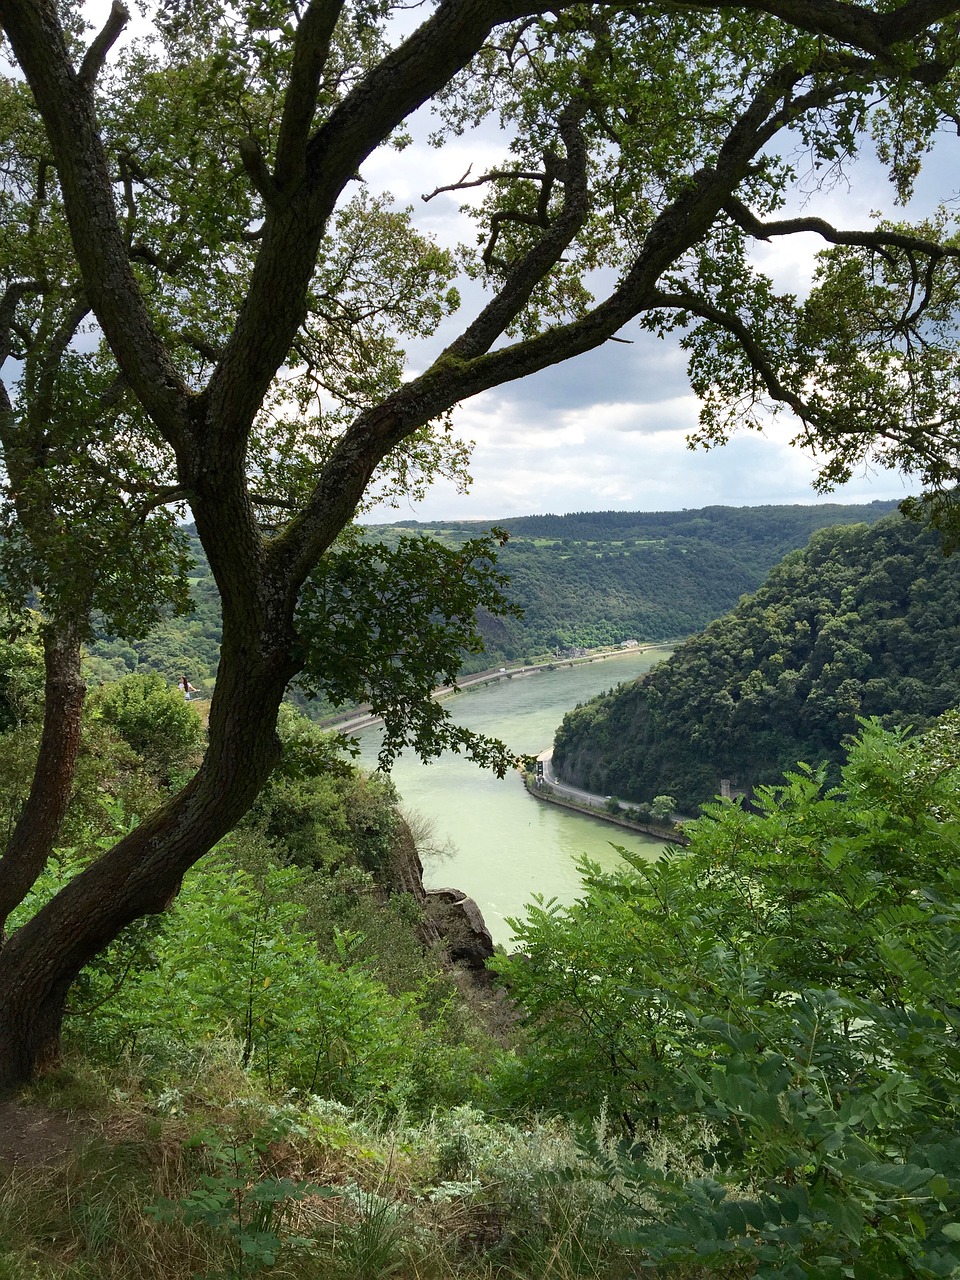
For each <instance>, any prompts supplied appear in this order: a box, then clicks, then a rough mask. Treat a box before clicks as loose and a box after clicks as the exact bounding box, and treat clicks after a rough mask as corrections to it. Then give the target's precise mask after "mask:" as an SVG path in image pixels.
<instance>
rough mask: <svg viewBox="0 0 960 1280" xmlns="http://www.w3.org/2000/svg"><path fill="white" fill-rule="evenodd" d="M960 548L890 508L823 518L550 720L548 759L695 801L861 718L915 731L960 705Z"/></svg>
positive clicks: (582, 773)
mask: <svg viewBox="0 0 960 1280" xmlns="http://www.w3.org/2000/svg"><path fill="white" fill-rule="evenodd" d="M958 640H960V556H954V557H951V558H944V556H943V554H942V551H941V546H940V539H939V537H938V536H937V535H936V534H935V533H933V532H931V531H929V530H926V529H923V528H921V527H919V526H918V525H915V524H912V523H909V522H907V521H905V520H903V519H902V518H900V517H890V518H888V519H884V520H882V521H880V522H878V523H876V524H875V525H873V526H869V525H867V524H863V523H861V524H857V525H855V526H853V527H840V528H831V529H823V530H821V531H819V532H817V533H815V534H814V536H813V538H812V539H811V541H810V544H809V546H808V547H807V548H806V549H805V550H802V551H796V552H793V553H791V554H790V555H788V556H787V557H786V558H785V560H784V561H783V562H782V563H781V564H780V565H779V566H778V567H777V568H775V569H774V570H773V572H772V573H771V574H770V576H769V578H768V579H767V581H766V583H765V584H764V585H763V587H762V588H761V589H760V590H759V591H757V592H756V594H755V595H753V596H751V597H749V598H747V599H744V600H743V601H741V602H740V603H739V604H738V605H737V607H736V608H735V609H734V610H733V611H732V612H731V613H729V614H728V615H727V616H725V617H723V618H721V619H719V620H718V621H716V622H714V623H712V624H711V625H710V626H708V627H707V629H706V630H705V631H704V632H703V634H702V635H698V636H695V637H694V638H693V639H692V640H689V641H688V642H687V643H686V644H685V645H683V646H682V647H681V648H679V649H678V650H677V651H676V652H675V653H674V655H673V657H672V658H670V659H669V660H668V661H667V662H665V663H663V664H662V665H661V666H660V667H658V668H656V669H655V670H654V671H652V672H650V673H649V674H648V675H646V676H643V677H642V678H641V679H640V680H638V681H636V682H634V683H632V684H628V685H624V686H621V687H620V688H619V689H617V690H615V691H614V692H612V693H609V694H605V695H603V696H601V697H600V698H598V699H595V700H593V701H591V702H589V703H587V704H585V705H584V706H582V707H578V708H577V709H576V710H575V711H573V712H571V713H569V714H568V715H567V716H566V717H565V718H564V721H563V724H562V725H561V727H560V730H559V731H558V733H557V738H556V742H555V746H554V766H555V768H556V770H557V772H558V773H559V775H560V776H561V777H562V778H563V779H565V780H566V781H568V782H572V783H574V784H577V785H580V786H584V787H587V788H588V789H589V790H592V791H598V792H601V793H602V794H605V795H617V796H619V797H620V798H621V799H631V800H635V801H638V802H649V801H650V800H651V799H652V798H653V797H654V796H656V795H671V796H673V797H675V799H676V800H677V803H678V807H679V808H680V809H681V810H682V811H684V812H693V811H695V809H696V808H697V806H698V805H699V804H701V803H702V802H703V801H705V800H707V799H710V798H712V797H713V796H714V795H716V794H717V792H718V791H719V790H720V786H721V780H722V779H724V778H726V779H728V780H729V781H730V783H731V785H732V787H733V788H734V789H739V790H743V791H745V792H748V793H749V792H750V791H751V790H752V789H753V788H754V787H756V786H757V785H758V784H760V783H765V782H776V781H778V780H779V779H780V777H781V775H782V773H783V771H784V769H786V768H790V767H792V766H793V765H794V764H795V762H796V761H798V760H803V761H806V762H808V763H810V764H818V763H820V762H823V761H825V762H828V763H835V762H836V761H837V760H838V759H839V757H840V754H841V751H840V748H841V743H842V741H843V739H844V736H845V735H846V734H849V733H851V732H852V731H853V730H854V729H855V728H856V724H857V717H858V716H878V717H880V718H881V719H882V720H883V721H884V722H885V723H886V724H888V725H890V724H897V723H898V724H904V723H907V724H911V725H913V726H915V727H922V726H924V725H926V724H928V723H929V722H930V720H931V719H933V718H934V717H936V716H937V715H939V714H940V713H942V712H943V711H944V710H946V709H947V708H948V707H951V706H955V705H957V704H958V703H960V643H958Z"/></svg>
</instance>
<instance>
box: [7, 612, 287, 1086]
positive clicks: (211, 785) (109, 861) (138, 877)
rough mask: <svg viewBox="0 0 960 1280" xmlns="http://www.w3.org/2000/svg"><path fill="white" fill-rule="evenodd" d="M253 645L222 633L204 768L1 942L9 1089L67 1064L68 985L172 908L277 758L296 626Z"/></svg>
mask: <svg viewBox="0 0 960 1280" xmlns="http://www.w3.org/2000/svg"><path fill="white" fill-rule="evenodd" d="M272 630H273V635H274V637H275V642H274V643H273V644H272V645H271V646H269V647H264V648H262V649H261V650H260V652H259V653H256V652H251V650H255V649H256V646H255V645H254V644H251V637H250V635H249V633H248V634H247V635H246V636H239V637H238V636H237V631H236V628H235V627H233V626H231V628H230V634H228V633H227V631H226V630H225V632H224V657H225V661H224V662H222V663H221V670H220V676H219V678H218V682H217V688H216V692H215V694H214V702H213V705H212V706H211V741H210V746H209V749H208V751H207V755H206V758H205V760H204V762H203V765H202V766H201V768H200V771H199V772H198V773H197V775H196V776H195V777H194V778H193V779H192V780H191V782H190V783H188V785H187V786H186V787H184V788H183V790H182V791H180V792H179V794H178V795H176V796H175V797H173V798H172V799H171V800H170V801H169V802H168V803H167V804H165V805H164V806H163V807H161V808H160V809H159V810H157V812H156V813H154V814H153V815H152V816H151V817H150V818H148V819H147V820H146V821H145V822H144V823H142V824H141V826H139V827H138V828H137V829H136V830H135V831H133V832H131V833H130V834H129V835H128V836H126V837H125V838H124V839H122V840H121V841H119V843H118V844H116V845H115V846H114V847H113V848H112V849H111V850H109V851H108V852H107V853H105V854H104V855H102V856H101V857H100V858H98V859H97V861H96V862H94V863H93V864H92V865H91V866H89V867H88V868H87V869H86V870H85V871H83V872H82V873H81V874H80V875H78V876H77V877H75V879H74V880H72V881H71V882H70V884H68V885H67V886H66V887H65V888H64V889H63V890H61V892H60V893H58V894H57V896H56V897H55V898H54V899H53V900H52V901H50V902H49V903H47V905H46V906H44V907H43V908H42V909H41V910H40V911H38V912H37V914H36V915H35V916H34V917H33V918H32V919H31V920H29V921H28V922H27V923H26V924H25V925H23V926H22V927H21V928H20V929H19V930H17V932H16V933H15V934H13V936H12V937H11V938H10V939H9V941H8V942H7V944H6V946H5V947H4V949H3V950H2V951H0V993H2V998H0V1091H2V1090H9V1089H12V1088H16V1087H17V1086H19V1085H21V1084H24V1083H26V1082H27V1081H28V1080H30V1079H31V1078H33V1077H34V1076H35V1075H36V1074H37V1073H38V1072H40V1071H43V1070H45V1069H47V1068H49V1067H51V1066H53V1065H55V1064H56V1063H57V1062H58V1061H59V1057H60V1033H61V1023H62V1019H63V1012H64V1006H65V1002H66V997H67V992H68V990H69V988H70V985H71V983H72V982H73V981H74V979H75V978H76V977H77V975H78V974H79V972H80V970H81V969H82V968H83V966H84V965H85V964H87V963H88V962H89V961H90V960H91V959H92V958H93V956H95V955H96V954H97V953H98V952H99V951H100V950H102V949H103V948H104V947H105V946H107V945H108V944H109V943H110V942H111V941H112V940H113V939H114V938H115V937H116V936H117V934H118V933H120V931H121V930H122V929H123V928H125V927H126V926H127V925H128V924H130V923H131V922H132V921H134V920H136V919H139V918H140V917H141V916H144V915H151V914H156V913H158V912H160V911H163V910H165V909H166V908H167V907H168V906H169V904H170V902H171V901H172V900H173V898H174V897H175V896H176V894H177V891H178V890H179V888H180V882H181V880H182V878H183V876H184V874H185V872H186V871H188V870H189V868H190V867H191V866H192V865H193V864H194V863H195V862H196V861H197V860H198V859H199V858H201V857H202V856H203V855H204V854H205V853H206V852H207V851H208V850H209V849H210V848H212V847H213V845H215V844H216V842H217V841H218V840H219V839H221V837H223V836H224V835H225V834H226V833H227V832H228V831H230V830H231V829H232V828H233V827H234V826H235V824H236V822H237V821H238V820H239V818H240V817H241V816H242V815H243V814H244V813H245V812H246V810H247V809H248V808H249V806H250V805H251V804H252V802H253V800H254V798H255V797H256V795H257V793H258V792H259V790H260V788H261V787H262V786H263V784H264V782H265V781H266V779H267V777H268V776H269V774H270V772H271V770H272V769H273V767H274V765H275V763H276V761H277V759H278V756H279V742H278V739H277V736H276V729H275V726H276V717H277V709H278V707H279V705H280V701H281V699H282V697H283V693H284V690H285V688H286V686H287V684H288V682H289V680H290V678H291V677H292V676H293V675H294V674H295V672H296V669H297V663H296V662H295V660H294V659H293V658H292V656H291V654H292V640H291V635H290V633H289V628H288V627H287V626H282V627H274V628H273V629H272Z"/></svg>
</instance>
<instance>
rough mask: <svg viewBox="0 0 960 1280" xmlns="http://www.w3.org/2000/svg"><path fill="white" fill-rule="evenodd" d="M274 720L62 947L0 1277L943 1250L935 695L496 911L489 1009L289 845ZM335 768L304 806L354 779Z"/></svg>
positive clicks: (510, 1272) (691, 1264) (369, 1279)
mask: <svg viewBox="0 0 960 1280" xmlns="http://www.w3.org/2000/svg"><path fill="white" fill-rule="evenodd" d="M191 714H192V713H191ZM291 723H297V729H296V732H295V733H294V735H293V736H294V740H296V739H297V735H298V734H303V735H306V736H307V737H311V736H312V738H313V739H314V740H315V741H316V742H317V743H319V742H320V741H321V740H320V738H319V737H317V735H316V731H315V730H314V729H313V728H312V726H309V725H306V726H304V725H303V724H302V723H300V722H291ZM300 745H301V746H302V745H303V739H302V738H301V739H300ZM292 754H293V756H294V757H298V758H299V761H300V763H299V764H297V763H293V764H292V765H291V770H290V771H288V773H287V775H286V777H285V778H284V780H283V785H282V786H281V787H280V789H279V792H278V793H277V794H276V795H275V796H274V797H273V799H272V800H270V799H268V800H267V802H266V804H265V808H264V809H263V810H262V811H261V812H260V813H259V814H258V815H256V816H255V817H254V818H253V819H251V821H250V822H249V823H248V824H247V825H246V826H245V828H244V830H243V831H242V832H238V833H236V834H235V835H234V836H233V837H232V838H231V839H230V840H229V841H227V842H225V843H224V845H223V847H222V848H221V849H220V850H219V852H218V853H217V854H216V855H215V857H214V859H213V860H212V861H211V862H210V863H209V864H207V865H206V866H205V867H204V868H200V869H195V870H194V871H193V872H191V874H190V877H189V878H188V881H187V883H186V884H185V886H184V890H183V892H182V894H181V895H180V897H179V898H178V900H177V902H176V904H175V905H174V906H173V908H172V909H171V910H169V911H167V912H165V913H164V914H163V915H162V916H160V917H157V918H154V920H152V921H150V922H149V923H139V924H138V925H136V926H134V927H133V928H132V929H131V930H129V931H128V932H127V934H126V935H124V937H122V938H121V939H120V940H119V941H118V943H117V944H115V945H114V948H113V949H111V951H110V952H108V953H107V954H106V955H105V956H104V957H102V958H101V960H100V961H98V963H97V965H96V966H94V967H93V968H92V969H90V970H88V971H87V972H86V973H85V974H84V975H83V979H82V981H81V983H80V984H79V985H78V987H77V988H76V990H75V992H74V995H73V997H72V998H71V1009H72V1015H71V1017H70V1019H69V1020H68V1033H69V1034H68V1065H67V1067H66V1069H65V1070H62V1071H61V1072H59V1073H58V1074H56V1075H54V1076H51V1077H49V1078H48V1079H46V1080H44V1081H42V1082H40V1084H39V1085H37V1086H35V1087H34V1088H33V1090H32V1091H30V1092H29V1093H28V1094H26V1095H25V1096H24V1098H23V1099H22V1100H21V1103H20V1104H18V1105H19V1107H20V1110H19V1111H17V1110H15V1109H14V1110H11V1107H12V1104H10V1103H6V1104H2V1103H0V1108H2V1107H4V1106H6V1108H7V1110H6V1111H2V1112H0V1116H2V1118H4V1119H5V1120H6V1121H7V1122H8V1124H9V1121H10V1119H11V1117H12V1118H13V1119H14V1120H15V1121H19V1122H21V1124H22V1125H25V1124H26V1123H27V1122H29V1125H30V1126H32V1132H33V1133H35V1134H36V1135H37V1141H36V1144H35V1146H34V1147H33V1148H31V1147H30V1146H29V1145H28V1144H24V1143H22V1142H21V1144H20V1146H19V1148H17V1147H16V1146H15V1144H14V1143H13V1140H12V1138H11V1137H10V1135H9V1133H6V1134H5V1135H4V1140H3V1141H0V1276H2V1277H3V1278H4V1280H7V1278H8V1277H9V1280H26V1277H34V1278H36V1280H161V1277H162V1280H193V1277H195V1276H198V1275H199V1276H204V1277H211V1278H212V1277H214V1276H220V1277H232V1278H233V1280H243V1278H245V1277H250V1276H253V1275H256V1274H263V1273H266V1274H271V1275H274V1276H276V1277H278V1280H320V1277H323V1280H385V1278H386V1277H388V1276H399V1277H405V1278H406V1280H498V1278H499V1280H502V1278H503V1277H507V1276H509V1277H511V1280H528V1278H529V1280H534V1277H536V1280H541V1277H548V1278H552V1280H575V1278H576V1280H583V1278H584V1277H589V1278H590V1280H627V1277H629V1276H633V1275H636V1274H637V1273H638V1271H639V1270H641V1269H642V1270H643V1272H644V1273H645V1274H649V1275H651V1277H654V1278H657V1277H659V1278H660V1280H667V1278H668V1277H675V1278H676V1280H681V1278H682V1280H739V1278H740V1277H746V1276H763V1277H767V1278H768V1280H792V1278H794V1277H797V1278H799V1280H802V1278H804V1277H809V1278H810V1280H842V1278H843V1277H847V1276H850V1275H858V1276H859V1275H862V1276H865V1277H866V1276H883V1277H898V1276H899V1277H904V1278H906V1277H911V1278H913V1277H916V1278H917V1280H933V1278H936V1277H947V1276H950V1275H953V1274H955V1273H956V1268H957V1267H958V1266H960V1243H958V1241H960V1229H958V1227H957V1221H958V1218H960V1141H958V1140H957V1138H956V1137H955V1131H956V1126H957V1123H958V1121H960V1055H958V1052H957V1047H956V1046H957V1032H958V1030H960V1026H958V1020H957V1016H956V1008H955V1004H956V1001H955V994H956V987H957V981H958V976H960V975H958V959H960V879H958V866H960V856H958V855H960V843H958V833H960V763H958V762H960V720H958V718H957V717H956V716H952V717H947V718H945V719H944V720H943V722H942V723H941V724H939V725H938V726H937V727H936V728H935V729H934V730H932V731H930V732H929V733H928V734H927V735H926V736H925V737H923V738H913V739H910V738H907V737H906V736H905V735H902V734H901V735H896V734H890V733H886V732H884V731H883V730H882V729H881V728H880V727H879V726H878V725H876V724H872V725H870V726H868V727H867V729H866V731H865V733H864V735H863V739H862V741H860V742H857V743H856V744H855V745H854V747H853V748H852V749H851V752H850V758H849V762H848V763H847V764H846V765H845V766H844V768H843V770H842V775H841V786H840V788H839V789H834V790H830V789H828V788H827V787H826V786H825V783H824V780H823V777H822V775H818V774H817V773H815V772H812V771H809V770H801V771H799V772H797V773H796V774H794V775H793V776H791V777H790V778H789V779H788V781H787V783H786V785H785V786H784V787H782V788H779V789H774V790H769V791H763V792H761V794H760V795H759V797H758V805H757V808H758V812H756V813H747V812H745V811H744V810H742V809H741V808H740V807H738V806H736V805H730V804H727V805H718V806H714V807H712V808H711V809H710V810H709V812H708V814H707V816H706V817H705V818H704V819H703V820H702V821H701V822H699V823H696V824H693V825H691V826H690V827H689V828H688V831H689V834H690V838H691V844H690V847H689V849H687V850H683V851H678V852H674V853H672V854H671V855H670V856H669V857H667V858H664V859H663V860H661V861H660V862H659V863H657V864H656V865H654V866H650V865H645V864H643V863H641V862H635V863H634V864H632V865H628V866H626V867H625V869H624V870H623V871H621V872H619V873H615V874H605V873H602V872H601V871H600V870H599V869H598V868H596V867H591V866H586V867H585V868H584V872H585V875H586V886H585V891H584V896H583V898H582V900H581V901H580V902H578V903H577V904H575V905H574V906H573V907H571V908H568V909H563V908H560V907H559V906H557V905H556V904H546V903H540V904H539V905H534V906H533V907H532V908H530V910H529V912H528V915H527V917H526V918H525V919H524V920H522V921H519V922H517V924H516V928H517V932H518V939H519V943H520V946H521V948H522V954H518V955H517V956H516V957H514V958H510V959H508V958H506V957H502V958H501V959H500V960H499V962H498V968H499V971H500V975H501V981H502V982H504V983H505V984H506V985H507V988H508V989H509V991H510V993H511V996H512V998H513V1000H514V1001H515V1003H516V1007H517V1010H518V1012H519V1014H520V1018H521V1022H520V1024H519V1025H514V1026H512V1027H511V1026H510V1025H509V1024H504V1025H501V1027H500V1028H499V1031H498V1034H496V1035H494V1034H493V1033H492V1030H491V1021H490V1018H489V1016H487V1014H486V1013H485V1012H484V1010H483V1007H482V1006H478V1005H477V1003H476V1001H477V997H476V996H473V997H470V999H469V1002H468V1001H467V999H466V996H467V993H466V992H465V990H464V989H463V988H462V987H460V986H459V985H458V984H456V983H455V982H454V981H453V979H452V977H451V975H450V974H449V973H448V972H446V971H445V970H444V968H443V966H442V965H441V964H439V963H438V960H437V957H436V956H433V955H431V954H430V953H429V952H424V950H423V949H422V947H419V946H416V945H412V942H411V940H412V938H413V934H412V933H411V930H410V924H411V923H413V922H414V921H413V915H411V914H409V912H410V907H409V905H408V907H407V908H406V910H407V912H408V914H407V916H406V919H404V915H403V910H402V909H401V908H400V907H399V906H398V904H396V903H392V904H391V902H390V900H388V902H387V905H386V908H384V905H383V903H382V901H378V899H377V897H376V895H371V894H369V893H368V892H365V891H364V889H363V887H362V882H363V877H362V875H361V876H360V878H359V879H357V876H358V872H359V868H357V867H356V865H355V864H348V863H346V862H342V861H340V862H339V870H337V869H335V868H334V867H333V865H332V864H333V863H334V862H338V861H339V860H338V858H328V857H327V856H326V855H324V854H323V853H322V850H323V849H324V848H325V845H326V841H325V839H324V838H323V837H322V836H321V837H319V839H318V843H317V844H316V845H315V846H314V852H315V853H318V854H319V855H320V856H315V857H312V858H303V857H302V854H303V852H304V849H305V848H306V846H304V845H301V857H300V863H301V865H299V866H294V865H290V864H286V865H285V862H284V844H283V840H282V839H268V838H267V837H266V835H265V824H267V823H269V822H270V821H271V820H273V819H275V818H276V817H277V809H276V808H275V807H274V806H275V805H279V806H280V808H281V809H282V808H283V807H284V806H285V805H287V804H288V803H289V786H290V784H291V783H292V782H293V781H294V779H295V777H296V775H297V771H298V770H300V769H302V768H303V765H304V761H305V759H306V756H305V754H304V753H302V752H298V750H297V749H296V748H295V749H294V751H293V753H292ZM321 755H322V752H321ZM328 763H329V762H328ZM327 772H328V767H327V763H325V764H323V765H322V766H321V768H320V769H319V770H318V771H317V779H316V780H317V781H318V782H320V781H321V777H322V776H325V775H326V774H327ZM332 772H333V781H332V782H331V780H330V779H329V778H327V779H326V781H324V782H323V783H322V785H321V786H320V787H319V788H318V794H317V796H316V806H317V809H318V810H319V809H322V808H323V807H324V805H327V807H328V808H330V809H331V810H335V809H336V808H337V806H336V805H332V806H331V805H330V804H329V790H330V786H331V785H332V786H333V787H334V790H336V789H337V783H336V779H337V777H339V778H341V779H344V780H346V781H347V783H348V785H349V786H353V785H355V784H356V783H357V779H356V778H355V777H351V771H350V770H349V768H348V767H347V766H342V765H341V766H339V767H334V768H333V771H332ZM301 781H302V783H303V795H302V796H301V801H302V805H303V806H306V807H309V804H310V795H311V791H312V787H311V785H310V783H309V779H308V778H307V776H306V774H305V773H302V774H301ZM321 793H322V794H321ZM333 825H334V826H336V821H334V823H333ZM316 829H317V831H318V832H319V826H318V827H317V828H316ZM301 830H302V829H301ZM94 843H95V841H94ZM333 843H336V841H334V842H333ZM83 856H84V846H83V842H81V844H80V845H79V846H78V847H76V848H74V849H71V850H63V851H61V854H60V859H62V861H63V867H62V873H63V874H67V873H68V872H69V870H70V862H71V860H73V859H76V858H78V857H83ZM48 874H49V877H50V878H51V879H54V880H55V879H56V876H57V874H58V873H57V869H56V868H51V870H50V872H49V873H48ZM351 877H352V878H351ZM52 887H53V885H52V884H51V885H48V886H47V888H52ZM33 905H36V904H35V903H34V904H33ZM404 930H405V932H404ZM404 939H405V940H404ZM24 1106H27V1107H28V1109H27V1110H24V1109H23V1108H24ZM13 1127H14V1128H16V1124H14V1125H13ZM11 1152H14V1153H15V1154H17V1155H19V1156H20V1157H24V1156H25V1157H26V1159H25V1160H24V1161H23V1162H22V1163H19V1164H14V1165H11V1164H10V1163H9V1160H10V1154H11ZM5 1161H6V1163H5Z"/></svg>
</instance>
